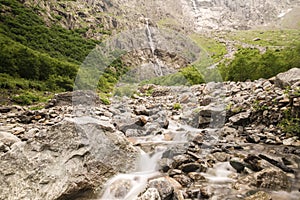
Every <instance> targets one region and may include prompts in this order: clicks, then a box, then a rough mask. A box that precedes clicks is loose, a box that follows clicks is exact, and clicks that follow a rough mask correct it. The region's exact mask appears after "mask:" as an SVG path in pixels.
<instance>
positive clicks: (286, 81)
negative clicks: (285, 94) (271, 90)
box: [274, 68, 300, 89]
mask: <svg viewBox="0 0 300 200" xmlns="http://www.w3.org/2000/svg"><path fill="white" fill-rule="evenodd" d="M298 81H300V68H292V69H290V70H289V71H287V72H283V73H280V74H278V75H277V76H276V77H275V80H274V83H275V85H276V86H277V87H280V88H283V89H284V88H285V87H287V86H292V85H293V84H294V83H296V82H298Z"/></svg>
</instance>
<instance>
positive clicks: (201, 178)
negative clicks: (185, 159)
mask: <svg viewBox="0 0 300 200" xmlns="http://www.w3.org/2000/svg"><path fill="white" fill-rule="evenodd" d="M188 176H189V177H190V178H191V179H192V180H193V181H194V182H204V181H206V179H205V177H204V176H203V175H202V174H201V173H199V172H190V173H188Z"/></svg>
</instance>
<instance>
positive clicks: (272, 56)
mask: <svg viewBox="0 0 300 200" xmlns="http://www.w3.org/2000/svg"><path fill="white" fill-rule="evenodd" d="M299 55H300V45H299V44H298V45H297V46H296V47H289V48H286V49H282V50H271V49H268V50H267V51H266V52H265V53H263V54H261V53H260V52H259V50H258V49H252V48H245V49H244V48H242V49H240V50H239V51H238V52H237V53H236V54H235V57H234V59H233V60H231V61H229V63H226V62H223V63H220V64H219V65H218V68H219V70H220V71H221V74H222V76H223V79H224V80H230V81H246V80H248V79H250V80H257V79H259V78H271V77H273V76H275V75H276V74H278V73H281V72H284V71H287V70H289V69H290V68H293V67H300V56H299Z"/></svg>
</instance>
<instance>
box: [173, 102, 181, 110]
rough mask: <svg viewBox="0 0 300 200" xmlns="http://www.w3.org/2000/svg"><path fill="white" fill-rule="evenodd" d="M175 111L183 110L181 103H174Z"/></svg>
mask: <svg viewBox="0 0 300 200" xmlns="http://www.w3.org/2000/svg"><path fill="white" fill-rule="evenodd" d="M173 109H174V110H180V109H181V105H180V103H174V105H173Z"/></svg>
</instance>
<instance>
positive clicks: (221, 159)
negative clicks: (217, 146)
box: [212, 152, 231, 162]
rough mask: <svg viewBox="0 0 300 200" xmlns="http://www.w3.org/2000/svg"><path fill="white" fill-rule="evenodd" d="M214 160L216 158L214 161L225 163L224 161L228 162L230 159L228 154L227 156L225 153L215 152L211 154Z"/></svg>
mask: <svg viewBox="0 0 300 200" xmlns="http://www.w3.org/2000/svg"><path fill="white" fill-rule="evenodd" d="M212 155H213V156H214V157H215V158H216V160H217V161H219V162H226V161H228V160H229V159H230V157H231V156H230V155H229V154H227V153H225V152H216V153H213V154H212Z"/></svg>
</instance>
